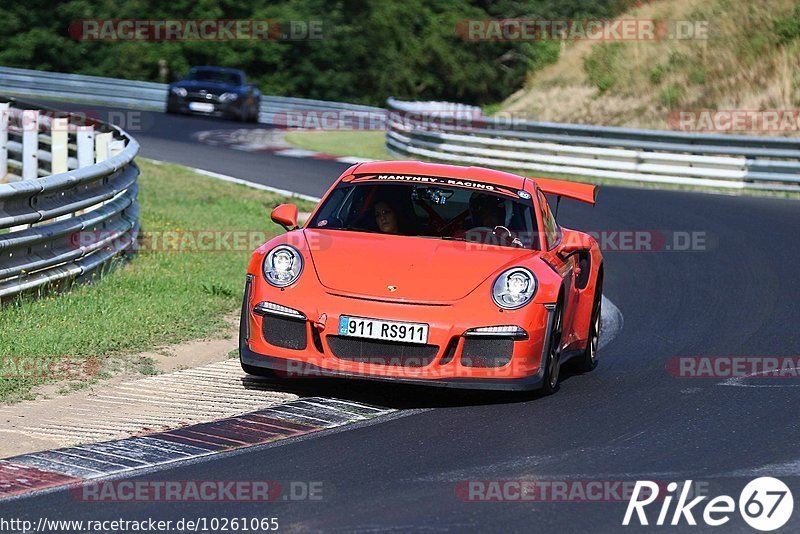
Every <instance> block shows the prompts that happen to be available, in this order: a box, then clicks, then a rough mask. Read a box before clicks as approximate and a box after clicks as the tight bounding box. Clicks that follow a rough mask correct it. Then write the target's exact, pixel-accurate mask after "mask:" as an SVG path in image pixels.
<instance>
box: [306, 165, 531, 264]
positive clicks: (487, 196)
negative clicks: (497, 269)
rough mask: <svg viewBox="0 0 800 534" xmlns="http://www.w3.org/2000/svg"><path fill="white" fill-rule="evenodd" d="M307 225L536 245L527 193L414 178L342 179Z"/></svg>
mask: <svg viewBox="0 0 800 534" xmlns="http://www.w3.org/2000/svg"><path fill="white" fill-rule="evenodd" d="M308 227H309V228H324V229H336V230H344V231H353V232H374V233H382V234H397V235H406V236H418V237H428V238H439V239H451V240H460V241H467V242H471V243H481V244H487V245H497V246H508V247H519V248H535V249H538V248H540V247H539V242H538V232H537V227H536V217H535V216H534V209H533V204H532V202H531V200H530V198H529V195H528V194H527V193H524V192H523V193H522V195H519V194H518V193H517V192H513V193H512V194H502V193H497V192H489V191H486V190H476V189H475V188H472V187H459V186H443V185H421V184H411V183H402V184H401V183H391V184H387V183H385V182H378V183H376V182H373V181H367V182H360V183H343V184H341V185H339V186H338V187H337V188H336V189H334V190H333V191H332V192H331V194H330V195H329V196H328V198H326V199H325V201H324V202H323V204H322V206H321V207H320V209H319V211H317V213H316V215H315V216H314V218H313V219H312V220H311V221H309V225H308Z"/></svg>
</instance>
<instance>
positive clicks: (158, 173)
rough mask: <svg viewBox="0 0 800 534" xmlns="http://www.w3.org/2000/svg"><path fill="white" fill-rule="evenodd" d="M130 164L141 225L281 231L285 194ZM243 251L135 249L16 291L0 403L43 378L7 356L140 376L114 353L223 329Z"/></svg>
mask: <svg viewBox="0 0 800 534" xmlns="http://www.w3.org/2000/svg"><path fill="white" fill-rule="evenodd" d="M140 167H141V177H140V179H139V180H140V181H139V184H140V192H139V205H140V224H141V228H142V231H143V232H160V231H168V232H191V231H194V230H218V231H243V232H256V233H257V234H256V238H255V241H260V242H263V241H265V240H266V239H267V238H268V237H269V236H272V235H275V234H277V233H279V232H280V231H282V230H281V229H280V228H279V227H278V226H277V225H275V224H273V223H272V222H271V221H270V220H269V212H270V210H271V209H272V208H273V207H274V206H276V205H278V204H280V203H281V202H285V201H287V199H286V198H285V197H281V196H279V195H277V194H273V193H269V192H265V191H259V190H255V189H250V188H247V187H244V186H240V185H234V184H229V183H225V182H221V181H218V180H214V179H212V178H207V177H204V176H200V175H198V174H195V173H194V172H191V171H189V170H187V169H185V168H182V167H180V166H177V165H168V164H161V165H155V164H153V163H150V162H148V161H146V160H140ZM292 201H293V202H295V203H296V204H298V207H299V208H300V209H301V211H310V209H311V208H312V205H311V203H308V202H305V201H298V200H296V199H295V200H292ZM259 233H260V234H263V235H259ZM170 235H175V234H170ZM260 242H258V243H256V246H257V245H258V244H260ZM246 245H249V242H248V243H246ZM250 252H251V249H250V248H249V247H248V246H244V247H236V250H230V248H229V249H228V250H223V251H197V250H190V251H185V250H182V251H169V252H165V251H161V252H145V251H143V252H140V253H139V254H136V255H135V256H133V258H132V260H131V261H130V262H128V263H123V264H121V265H120V266H119V267H118V268H117V269H115V270H114V271H112V272H111V273H110V274H108V275H107V276H104V277H103V278H101V279H100V280H98V281H96V282H95V283H93V284H83V285H77V286H75V287H73V288H72V290H71V291H69V292H65V293H59V294H49V295H47V296H45V297H43V298H39V299H35V298H33V297H31V296H28V297H23V298H20V299H18V300H16V301H13V302H11V303H10V304H8V305H6V306H4V307H3V308H2V309H0V369H2V370H3V371H5V372H3V373H1V374H0V401H6V402H8V401H15V400H20V399H23V398H26V397H29V395H30V390H31V388H32V387H33V386H35V385H39V384H43V383H45V382H47V381H48V380H46V379H43V378H33V377H31V376H29V373H15V372H9V369H11V370H12V371H13V370H14V369H18V368H19V366H18V365H15V362H17V363H18V362H20V361H23V360H24V361H26V362H32V361H37V362H38V361H42V360H44V359H51V358H52V359H59V358H64V357H69V358H75V359H78V360H81V361H85V360H86V359H93V360H96V359H99V360H100V362H101V369H102V370H103V371H106V370H107V369H109V368H110V367H114V368H115V369H118V368H119V367H122V368H126V367H127V368H131V367H133V368H134V369H138V370H139V372H142V373H144V374H148V373H149V372H152V370H151V369H150V367H152V366H147V365H140V363H141V362H138V363H136V362H134V365H131V364H130V362H128V363H124V362H123V363H122V364H120V361H119V360H120V358H122V359H123V360H124V358H125V357H126V356H128V355H131V354H133V353H135V352H140V351H144V350H149V349H152V348H154V347H157V346H159V345H164V344H173V343H181V342H184V341H188V340H192V339H197V338H203V337H206V336H210V335H214V334H218V333H219V332H221V331H223V330H224V329H225V328H226V323H225V321H224V320H223V318H224V317H225V316H226V315H230V314H231V313H232V312H234V311H235V310H236V309H237V308H238V307H239V306H240V305H241V298H242V290H243V288H244V278H245V270H246V268H247V261H248V258H249V257H250ZM128 357H129V356H128ZM73 387H74V386H73Z"/></svg>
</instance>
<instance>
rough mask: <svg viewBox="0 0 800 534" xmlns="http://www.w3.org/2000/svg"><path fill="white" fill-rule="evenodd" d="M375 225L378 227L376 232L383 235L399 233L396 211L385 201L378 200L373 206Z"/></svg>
mask: <svg viewBox="0 0 800 534" xmlns="http://www.w3.org/2000/svg"><path fill="white" fill-rule="evenodd" d="M375 223H376V224H377V225H378V230H380V231H381V232H383V233H384V234H399V233H400V225H399V224H398V222H397V210H395V209H394V208H393V207H392V206H391V205H390V204H389V202H387V201H386V200H380V201H378V202H377V203H376V204H375Z"/></svg>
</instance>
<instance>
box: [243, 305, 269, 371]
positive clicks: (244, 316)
mask: <svg viewBox="0 0 800 534" xmlns="http://www.w3.org/2000/svg"><path fill="white" fill-rule="evenodd" d="M246 320H247V294H245V296H244V298H242V314H241V315H240V316H239V363H240V364H241V365H242V370H243V371H244V372H245V373H247V374H248V375H253V376H262V377H266V378H273V379H275V378H278V375H277V374H275V371H273V370H272V369H265V368H263V367H254V366H252V365H247V364H246V363H244V362H243V361H242V352H243V349H244V348H245V321H246Z"/></svg>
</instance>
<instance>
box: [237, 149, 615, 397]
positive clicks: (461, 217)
mask: <svg viewBox="0 0 800 534" xmlns="http://www.w3.org/2000/svg"><path fill="white" fill-rule="evenodd" d="M596 192H597V190H596V187H595V186H592V185H586V184H579V183H574V182H564V181H559V180H549V179H540V178H525V177H522V176H517V175H514V174H509V173H505V172H499V171H494V170H489V169H483V168H477V167H459V166H452V165H435V164H427V163H419V162H412V161H393V162H375V163H362V164H359V165H355V166H353V167H351V168H349V169H348V170H347V171H345V172H344V173H343V174H342V175H341V176H340V177H339V179H338V180H336V182H335V183H334V184H333V186H332V187H331V188H330V189H329V190H328V192H327V193H326V194H325V197H324V198H323V199H322V201H321V202H320V203H319V205H318V206H317V207H316V209H315V210H314V212H313V213H312V214H311V216H310V218H309V219H308V221H307V222H306V223H305V225H304V226H303V227H302V228H300V227H298V224H297V208H296V207H295V206H293V205H291V204H283V205H281V206H278V207H277V208H275V210H274V211H273V212H272V220H273V221H275V222H276V223H278V224H280V225H282V226H283V227H284V228H286V229H287V230H288V231H287V232H286V233H285V234H283V235H280V236H278V237H275V238H274V239H272V240H270V241H268V242H267V243H265V244H264V245H262V246H261V247H259V248H258V249H257V250H256V251H255V252H254V253H253V256H252V258H251V260H250V264H249V267H248V270H247V273H248V274H247V281H246V285H245V294H244V302H243V306H242V319H241V328H240V343H239V345H240V357H241V363H242V368H243V369H244V370H245V371H246V372H247V373H250V374H253V375H262V376H264V375H266V376H273V377H280V378H287V377H315V376H335V377H348V378H357V379H376V380H390V381H395V382H407V383H414V384H426V385H436V386H447V387H457V388H476V389H504V390H532V389H538V388H541V389H542V391H543V392H544V393H546V394H549V393H553V392H554V391H556V390H557V389H558V377H559V370H560V366H561V364H563V363H564V362H565V361H567V360H568V359H572V360H573V361H574V363H576V364H577V367H578V368H579V369H580V370H582V371H590V370H592V369H593V368H594V367H595V365H596V362H597V346H598V338H599V335H600V305H601V302H602V300H601V297H602V285H603V257H602V255H601V253H600V249H599V247H598V245H597V243H596V241H595V240H594V239H593V238H592V237H591V236H589V235H588V234H585V233H581V232H577V231H575V230H568V229H566V228H562V227H560V226H559V225H558V223H557V222H556V220H555V217H554V214H553V211H552V209H551V205H550V204H549V202H548V197H568V198H572V199H576V200H579V201H583V202H588V203H590V204H594V201H595V197H596Z"/></svg>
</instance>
